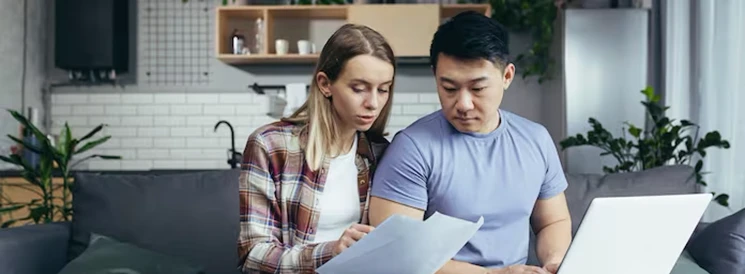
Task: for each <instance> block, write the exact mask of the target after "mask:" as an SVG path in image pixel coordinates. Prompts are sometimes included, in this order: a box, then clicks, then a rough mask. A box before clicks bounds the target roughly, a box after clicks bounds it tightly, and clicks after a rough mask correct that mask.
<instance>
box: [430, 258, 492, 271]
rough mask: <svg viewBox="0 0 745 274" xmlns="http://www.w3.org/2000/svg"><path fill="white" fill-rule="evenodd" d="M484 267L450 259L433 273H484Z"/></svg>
mask: <svg viewBox="0 0 745 274" xmlns="http://www.w3.org/2000/svg"><path fill="white" fill-rule="evenodd" d="M486 272H487V270H486V268H483V267H480V266H478V265H473V264H469V263H466V262H461V261H456V260H450V261H448V262H447V263H445V265H443V266H442V267H441V268H440V269H439V270H437V273H435V274H484V273H486Z"/></svg>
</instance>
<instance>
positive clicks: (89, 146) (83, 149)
mask: <svg viewBox="0 0 745 274" xmlns="http://www.w3.org/2000/svg"><path fill="white" fill-rule="evenodd" d="M109 139H111V136H106V137H103V138H101V139H98V140H95V141H91V142H88V143H86V144H85V145H83V147H81V148H80V149H78V150H77V151H75V153H74V154H80V153H83V152H86V151H88V150H90V149H92V148H94V147H96V146H98V145H100V144H103V143H105V142H106V141H108V140H109Z"/></svg>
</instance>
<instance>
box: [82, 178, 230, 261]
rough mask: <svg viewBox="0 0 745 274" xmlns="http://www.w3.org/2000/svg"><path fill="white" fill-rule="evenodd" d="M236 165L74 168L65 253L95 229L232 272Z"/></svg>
mask: <svg viewBox="0 0 745 274" xmlns="http://www.w3.org/2000/svg"><path fill="white" fill-rule="evenodd" d="M238 175H239V170H237V169H236V170H224V171H205V172H185V173H182V174H168V175H141V174H98V173H77V174H76V175H75V184H74V185H73V188H72V193H73V198H74V199H73V210H74V216H73V221H72V229H71V232H72V233H71V234H72V237H71V242H70V258H75V257H77V256H78V255H80V254H81V253H82V252H83V251H84V249H85V248H86V246H87V244H88V242H89V239H90V235H91V233H98V234H103V235H107V236H110V237H113V238H116V239H118V240H120V241H124V242H128V243H131V244H134V245H137V246H139V247H142V248H145V249H149V250H152V251H155V252H159V253H163V254H166V255H170V256H174V257H177V258H182V259H185V260H187V261H189V262H194V263H197V264H200V265H203V266H204V267H205V269H206V270H207V273H220V274H223V273H237V266H238V255H237V249H236V248H237V245H236V242H237V239H238V234H239V229H240V228H239V211H238V210H239V208H238V207H239V200H238V193H237V191H238Z"/></svg>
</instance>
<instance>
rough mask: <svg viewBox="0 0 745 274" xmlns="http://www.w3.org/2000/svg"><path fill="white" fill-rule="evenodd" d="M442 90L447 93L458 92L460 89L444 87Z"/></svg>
mask: <svg viewBox="0 0 745 274" xmlns="http://www.w3.org/2000/svg"><path fill="white" fill-rule="evenodd" d="M442 88H443V89H444V90H445V91H447V92H454V91H456V90H458V89H456V88H449V87H442Z"/></svg>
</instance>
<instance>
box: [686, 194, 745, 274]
mask: <svg viewBox="0 0 745 274" xmlns="http://www.w3.org/2000/svg"><path fill="white" fill-rule="evenodd" d="M688 252H689V253H690V255H691V257H693V258H694V259H695V260H696V263H698V264H699V265H700V266H701V267H702V268H704V269H706V271H709V272H710V273H716V274H742V273H745V209H743V210H740V211H739V212H737V213H735V214H732V215H730V216H727V217H725V218H722V219H720V220H718V221H716V222H713V223H711V224H710V225H709V226H707V227H706V228H705V229H704V230H703V231H701V233H699V234H698V235H696V237H695V238H694V239H693V240H692V241H691V243H690V244H689V245H688Z"/></svg>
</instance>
